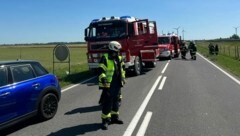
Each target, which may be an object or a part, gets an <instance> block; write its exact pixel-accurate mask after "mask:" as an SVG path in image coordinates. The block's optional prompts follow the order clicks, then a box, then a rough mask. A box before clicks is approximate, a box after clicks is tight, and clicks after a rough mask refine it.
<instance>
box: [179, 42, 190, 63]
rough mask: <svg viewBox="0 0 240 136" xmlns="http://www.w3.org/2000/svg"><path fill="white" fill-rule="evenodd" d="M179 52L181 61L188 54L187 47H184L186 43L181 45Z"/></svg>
mask: <svg viewBox="0 0 240 136" xmlns="http://www.w3.org/2000/svg"><path fill="white" fill-rule="evenodd" d="M180 50H181V56H182V59H186V54H187V52H188V49H187V46H186V42H183V43H182V45H181V48H180Z"/></svg>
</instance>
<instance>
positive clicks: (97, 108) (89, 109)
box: [65, 105, 102, 115]
mask: <svg viewBox="0 0 240 136" xmlns="http://www.w3.org/2000/svg"><path fill="white" fill-rule="evenodd" d="M101 109H102V108H101V106H99V105H97V106H92V107H81V108H77V109H74V110H71V111H69V112H67V113H65V115H71V114H76V113H87V112H94V111H100V110H101Z"/></svg>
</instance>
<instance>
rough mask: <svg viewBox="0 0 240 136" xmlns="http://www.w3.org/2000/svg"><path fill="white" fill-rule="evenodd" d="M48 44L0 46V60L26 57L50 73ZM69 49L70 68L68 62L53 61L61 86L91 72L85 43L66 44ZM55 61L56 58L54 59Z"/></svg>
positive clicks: (50, 58) (51, 51) (76, 80)
mask: <svg viewBox="0 0 240 136" xmlns="http://www.w3.org/2000/svg"><path fill="white" fill-rule="evenodd" d="M54 47H55V46H50V45H37V46H36V45H33V46H23V45H21V46H0V60H16V59H20V58H21V59H27V60H37V61H39V62H40V63H41V64H42V65H43V66H44V67H45V68H46V69H47V70H48V71H49V72H50V73H53V49H54ZM68 47H69V50H70V59H71V60H70V64H71V65H70V68H71V69H70V70H71V73H70V74H69V75H67V73H66V71H68V63H55V65H54V66H55V68H54V69H55V71H54V73H55V74H56V75H57V76H58V77H59V79H60V84H61V86H62V87H63V86H66V85H69V84H72V83H78V82H80V81H82V80H84V79H86V78H88V77H90V76H93V74H92V73H91V72H90V71H89V70H88V66H87V56H86V52H87V48H86V45H80V44H74V45H68ZM55 60H56V59H55ZM56 61H57V60H56Z"/></svg>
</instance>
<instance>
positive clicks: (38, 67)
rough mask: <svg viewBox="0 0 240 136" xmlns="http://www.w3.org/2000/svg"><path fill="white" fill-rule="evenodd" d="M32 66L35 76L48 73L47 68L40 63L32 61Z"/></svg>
mask: <svg viewBox="0 0 240 136" xmlns="http://www.w3.org/2000/svg"><path fill="white" fill-rule="evenodd" d="M32 67H33V68H34V70H35V73H36V74H37V76H42V75H46V74H48V72H47V70H45V68H43V67H42V65H40V64H39V63H33V64H32Z"/></svg>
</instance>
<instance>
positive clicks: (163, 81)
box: [158, 77, 167, 90]
mask: <svg viewBox="0 0 240 136" xmlns="http://www.w3.org/2000/svg"><path fill="white" fill-rule="evenodd" d="M166 79H167V77H163V79H162V82H161V83H160V85H159V87H158V90H162V89H163V85H164V84H165V81H166Z"/></svg>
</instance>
